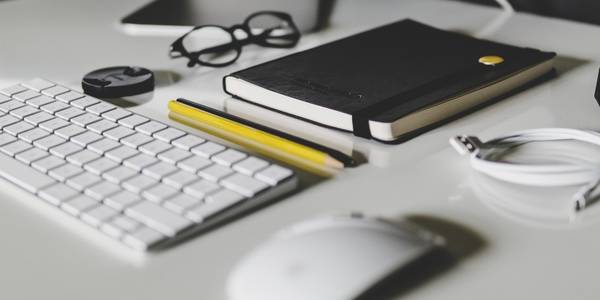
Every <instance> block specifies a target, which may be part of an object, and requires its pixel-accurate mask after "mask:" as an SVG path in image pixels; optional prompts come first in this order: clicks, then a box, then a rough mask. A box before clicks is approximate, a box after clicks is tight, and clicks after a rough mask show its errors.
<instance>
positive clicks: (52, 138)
mask: <svg viewBox="0 0 600 300" xmlns="http://www.w3.org/2000/svg"><path fill="white" fill-rule="evenodd" d="M66 141H67V140H65V139H63V138H61V137H59V136H57V135H49V136H47V137H44V138H41V139H39V140H36V141H34V142H33V144H34V145H35V146H36V147H38V148H41V149H44V150H46V151H48V150H49V149H50V148H52V147H55V146H58V145H60V144H62V143H64V142H66Z"/></svg>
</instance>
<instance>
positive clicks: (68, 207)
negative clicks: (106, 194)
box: [60, 195, 100, 217]
mask: <svg viewBox="0 0 600 300" xmlns="http://www.w3.org/2000/svg"><path fill="white" fill-rule="evenodd" d="M99 205H100V203H98V201H96V200H94V199H92V198H90V197H88V196H85V195H79V196H76V197H75V198H73V199H71V200H68V201H65V202H63V203H62V204H61V205H60V208H61V209H62V210H64V211H66V212H67V213H68V214H70V215H72V216H75V217H78V216H79V215H81V213H82V212H84V211H86V210H90V209H92V208H95V207H97V206H99Z"/></svg>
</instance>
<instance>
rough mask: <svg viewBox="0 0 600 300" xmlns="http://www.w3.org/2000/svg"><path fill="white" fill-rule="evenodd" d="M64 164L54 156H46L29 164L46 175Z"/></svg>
mask: <svg viewBox="0 0 600 300" xmlns="http://www.w3.org/2000/svg"><path fill="white" fill-rule="evenodd" d="M64 164H66V162H65V161H64V160H63V159H60V158H58V157H56V156H48V157H45V158H42V159H40V160H36V161H34V162H33V163H31V166H32V167H34V168H36V169H37V170H39V171H41V172H44V173H47V172H48V171H50V170H52V169H54V168H57V167H59V166H62V165H64Z"/></svg>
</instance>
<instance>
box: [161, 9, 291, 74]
mask: <svg viewBox="0 0 600 300" xmlns="http://www.w3.org/2000/svg"><path fill="white" fill-rule="evenodd" d="M240 30H241V31H243V33H244V34H245V35H246V36H245V37H244V38H242V39H238V37H236V33H238V34H241V33H240V32H239V31H240ZM299 39H300V31H299V30H298V27H296V24H294V21H293V20H292V17H291V16H290V15H289V14H287V13H283V12H277V11H261V12H256V13H253V14H251V15H250V16H248V17H247V18H246V20H245V21H244V23H242V24H238V25H233V26H231V27H229V28H227V27H223V26H218V25H202V26H197V27H194V29H192V30H191V31H190V32H188V33H186V34H185V35H183V36H182V37H180V38H178V39H177V40H176V41H175V42H173V44H171V49H170V51H169V56H170V57H171V58H180V57H185V58H187V59H188V60H189V61H188V64H187V65H188V67H193V66H194V65H196V64H198V65H202V66H209V67H223V66H227V65H230V64H232V63H233V62H235V61H236V60H237V59H238V58H239V57H240V54H241V53H242V47H243V46H245V45H248V44H256V45H260V46H263V47H270V48H291V47H294V46H295V45H296V44H297V43H298V40H299Z"/></svg>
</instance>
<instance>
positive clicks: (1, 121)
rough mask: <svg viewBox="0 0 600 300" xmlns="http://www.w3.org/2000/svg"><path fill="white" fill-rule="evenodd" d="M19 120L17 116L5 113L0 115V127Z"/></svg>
mask: <svg viewBox="0 0 600 300" xmlns="http://www.w3.org/2000/svg"><path fill="white" fill-rule="evenodd" d="M19 121H20V120H19V119H18V118H15V117H13V116H9V115H5V116H2V117H0V129H2V128H4V127H6V126H9V125H11V124H14V123H17V122H19Z"/></svg>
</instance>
